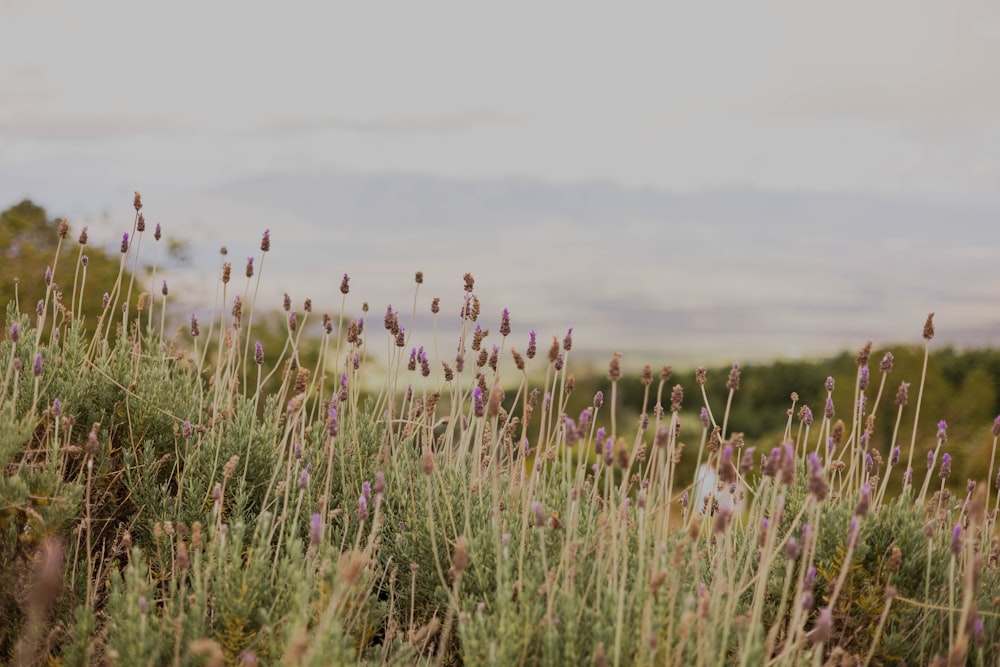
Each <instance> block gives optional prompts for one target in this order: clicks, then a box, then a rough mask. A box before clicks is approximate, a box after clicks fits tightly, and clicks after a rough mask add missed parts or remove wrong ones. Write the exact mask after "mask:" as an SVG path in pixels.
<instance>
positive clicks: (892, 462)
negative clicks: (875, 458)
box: [889, 445, 899, 466]
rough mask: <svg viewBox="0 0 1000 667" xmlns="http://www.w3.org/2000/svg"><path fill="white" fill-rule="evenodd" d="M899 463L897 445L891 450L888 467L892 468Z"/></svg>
mask: <svg viewBox="0 0 1000 667" xmlns="http://www.w3.org/2000/svg"><path fill="white" fill-rule="evenodd" d="M897 463H899V445H896V446H895V447H893V448H892V454H891V455H890V456H889V465H891V466H894V465H896V464H897Z"/></svg>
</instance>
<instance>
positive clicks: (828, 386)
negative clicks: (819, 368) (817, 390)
mask: <svg viewBox="0 0 1000 667" xmlns="http://www.w3.org/2000/svg"><path fill="white" fill-rule="evenodd" d="M824 386H825V387H826V390H827V391H833V386H834V382H833V377H827V378H826V384H825V385H824Z"/></svg>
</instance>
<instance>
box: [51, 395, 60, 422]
mask: <svg viewBox="0 0 1000 667" xmlns="http://www.w3.org/2000/svg"><path fill="white" fill-rule="evenodd" d="M61 414H62V401H60V400H59V399H58V398H57V399H56V400H54V401H52V415H53V416H55V417H58V416H59V415H61Z"/></svg>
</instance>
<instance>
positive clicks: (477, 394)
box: [472, 385, 486, 417]
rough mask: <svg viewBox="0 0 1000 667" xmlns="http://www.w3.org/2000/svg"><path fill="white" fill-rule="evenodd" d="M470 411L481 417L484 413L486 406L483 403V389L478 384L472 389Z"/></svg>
mask: <svg viewBox="0 0 1000 667" xmlns="http://www.w3.org/2000/svg"><path fill="white" fill-rule="evenodd" d="M472 411H473V413H474V414H475V415H476V417H482V416H483V415H484V414H486V406H485V405H484V404H483V390H482V389H480V388H479V386H478V385H476V388H475V389H473V390H472Z"/></svg>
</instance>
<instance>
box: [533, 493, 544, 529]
mask: <svg viewBox="0 0 1000 667" xmlns="http://www.w3.org/2000/svg"><path fill="white" fill-rule="evenodd" d="M531 511H533V512H534V513H535V527H536V528H541V527H542V526H544V525H545V514H544V513H543V512H542V504H541V503H540V502H538V501H537V500H536V501H535V502H533V503H531Z"/></svg>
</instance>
